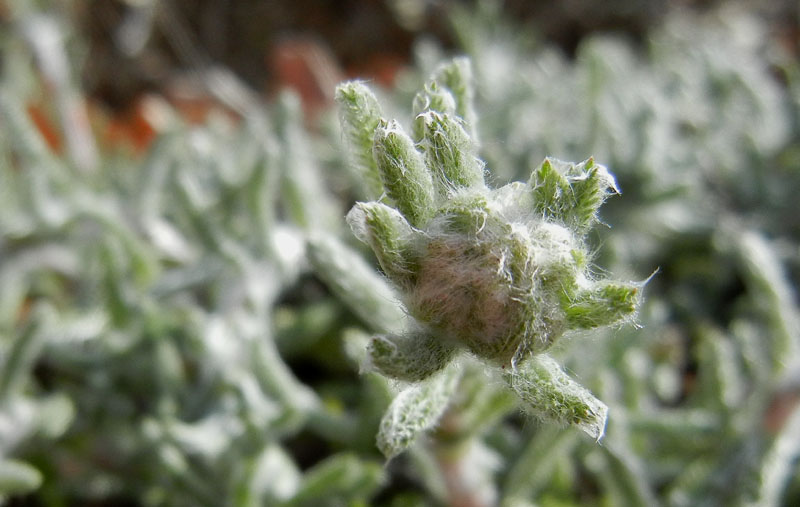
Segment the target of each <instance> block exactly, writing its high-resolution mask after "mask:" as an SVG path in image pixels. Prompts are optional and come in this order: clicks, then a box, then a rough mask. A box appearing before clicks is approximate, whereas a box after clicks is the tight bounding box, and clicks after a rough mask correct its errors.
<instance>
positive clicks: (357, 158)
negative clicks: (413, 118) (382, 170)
mask: <svg viewBox="0 0 800 507" xmlns="http://www.w3.org/2000/svg"><path fill="white" fill-rule="evenodd" d="M335 100H336V103H337V105H338V106H339V122H340V124H341V127H342V132H343V134H344V137H345V139H346V141H347V144H348V148H349V155H350V163H352V164H353V165H354V166H355V168H356V170H357V171H358V173H359V174H361V175H362V176H363V178H364V181H365V185H366V187H367V191H368V192H369V195H370V197H372V198H377V197H379V196H380V195H381V193H382V185H381V178H380V175H379V173H378V168H377V166H376V164H375V160H374V158H373V156H372V142H373V137H374V135H375V129H376V128H377V127H378V124H379V123H380V121H381V117H382V115H383V112H382V110H381V107H380V104H378V99H377V98H376V97H375V94H374V93H372V91H371V90H370V89H369V87H367V85H365V84H364V83H362V82H361V81H349V82H346V83H342V84H340V85H339V86H337V87H336V93H335Z"/></svg>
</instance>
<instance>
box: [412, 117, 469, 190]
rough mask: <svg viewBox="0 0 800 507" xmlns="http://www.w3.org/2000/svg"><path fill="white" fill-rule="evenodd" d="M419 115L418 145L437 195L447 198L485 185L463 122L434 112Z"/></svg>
mask: <svg viewBox="0 0 800 507" xmlns="http://www.w3.org/2000/svg"><path fill="white" fill-rule="evenodd" d="M418 118H419V119H421V121H422V122H423V132H422V139H421V141H420V147H421V148H422V150H423V151H424V153H425V162H426V163H427V165H428V168H429V169H430V170H431V172H432V174H433V180H434V182H435V185H436V187H437V191H438V194H439V195H440V196H443V197H447V196H451V195H453V194H454V193H455V192H456V191H457V190H459V189H462V188H472V189H482V188H485V184H484V180H483V169H484V164H483V161H481V160H480V159H479V158H478V156H477V147H476V146H475V143H474V142H473V141H472V138H471V137H470V136H469V134H467V132H466V130H464V126H463V121H462V120H461V119H460V118H458V117H455V116H452V115H450V114H447V113H437V112H435V111H428V112H425V113H422V114H421V115H420V116H419V117H418Z"/></svg>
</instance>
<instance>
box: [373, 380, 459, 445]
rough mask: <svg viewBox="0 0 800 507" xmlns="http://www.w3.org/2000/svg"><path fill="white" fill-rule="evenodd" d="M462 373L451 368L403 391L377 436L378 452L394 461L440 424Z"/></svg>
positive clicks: (396, 399) (389, 410) (387, 412)
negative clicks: (426, 432)
mask: <svg viewBox="0 0 800 507" xmlns="http://www.w3.org/2000/svg"><path fill="white" fill-rule="evenodd" d="M460 377H461V374H460V372H459V370H458V368H456V367H455V366H450V367H448V368H446V369H444V370H443V371H441V372H439V373H438V374H436V375H433V376H431V377H428V378H427V379H425V380H423V381H421V382H418V383H416V384H412V385H410V386H409V387H407V388H406V389H404V390H403V391H401V392H400V393H399V394H398V395H397V396H396V397H395V399H394V400H393V401H392V403H391V405H390V406H389V408H388V410H387V411H386V414H385V415H384V416H383V419H382V420H381V424H380V429H379V430H378V435H377V437H376V444H377V446H378V449H380V451H381V452H382V453H383V455H384V456H386V458H387V459H391V458H393V457H395V456H397V455H398V454H400V453H401V452H403V451H404V450H406V449H407V448H408V447H409V446H410V445H411V444H413V443H414V441H415V440H416V439H417V437H418V436H419V435H420V434H422V433H424V432H425V431H427V430H429V429H431V428H433V427H434V426H435V425H436V423H437V422H438V421H439V418H440V417H441V416H442V414H443V413H444V411H445V410H446V409H447V406H448V405H449V403H450V399H451V397H452V396H453V393H454V392H455V390H456V387H457V386H458V381H459V379H460Z"/></svg>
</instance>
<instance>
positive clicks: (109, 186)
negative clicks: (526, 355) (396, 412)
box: [0, 0, 800, 506]
mask: <svg viewBox="0 0 800 507" xmlns="http://www.w3.org/2000/svg"><path fill="white" fill-rule="evenodd" d="M799 27H800V12H799V11H798V6H797V4H796V2H789V1H786V2H783V1H774V2H763V3H762V2H755V1H753V2H721V1H719V2H713V1H702V2H701V1H697V2H691V1H683V2H678V1H672V2H670V1H667V0H643V1H640V2H628V1H622V0H614V1H609V2H571V1H569V2H545V1H533V2H524V1H512V0H508V1H506V2H499V1H475V2H448V1H436V2H433V1H426V0H386V1H377V0H375V1H365V2H355V1H345V2H321V1H316V0H295V1H293V2H271V1H260V2H257V1H251V0H242V1H237V2H212V1H196V2H188V1H185V0H171V1H155V0H143V1H129V2H121V1H110V0H102V1H92V2H85V1H74V2H55V1H37V2H34V1H24V0H8V1H7V2H6V3H5V4H0V65H2V67H0V69H1V70H0V72H2V76H1V77H0V79H1V81H0V495H2V497H3V498H4V500H5V501H6V502H7V503H8V504H10V505H48V506H50V505H52V506H61V505H228V504H230V505H392V506H401V505H457V506H472V505H494V504H501V505H507V506H526V505H577V504H592V505H597V504H600V505H661V504H663V505H687V506H688V505H744V504H747V505H796V504H798V503H800V472H798V466H797V463H798V456H799V455H800V404H798V401H800V373H798V372H800V355H799V354H798V345H800V344H799V343H798V338H799V336H798V333H799V331H798V307H797V299H796V297H797V295H796V287H797V286H798V285H800V283H799V282H800V218H798V217H800V215H799V214H798V209H799V208H798V205H797V201H796V200H795V199H796V196H797V195H798V193H799V192H800V116H798V113H800V67H798V50H799V49H800V39H798V33H800V29H799ZM453 54H466V55H468V56H470V57H471V58H472V61H473V66H474V70H475V76H476V86H477V97H476V99H477V110H478V113H479V121H478V126H479V135H480V138H481V142H482V145H483V152H482V156H483V158H484V159H485V160H486V161H487V165H488V168H489V169H490V170H491V171H492V176H491V178H493V181H492V183H493V184H495V185H500V184H502V183H505V182H506V181H511V180H515V179H522V180H526V179H527V178H528V175H529V174H530V171H531V169H532V168H534V167H535V166H536V165H537V164H538V163H539V162H540V161H541V160H542V159H543V158H544V157H545V156H555V157H558V158H562V159H566V160H583V159H585V158H587V157H589V156H594V157H595V158H596V160H598V161H599V162H601V163H603V164H606V165H608V167H609V168H610V169H611V170H612V171H613V172H614V173H615V174H616V176H617V178H618V181H619V184H620V187H621V189H622V192H623V194H622V196H621V197H616V198H614V199H611V200H610V201H609V202H608V203H607V204H606V205H605V206H604V208H603V209H602V210H601V211H602V218H603V221H604V222H605V223H606V224H608V225H609V227H606V228H601V230H599V231H597V232H596V233H594V236H593V237H592V240H593V242H594V244H595V245H596V248H597V254H596V258H595V261H596V263H597V264H598V267H597V269H598V270H603V271H605V270H608V271H610V272H611V273H613V274H614V275H615V277H618V278H619V277H622V278H628V279H632V280H641V279H644V278H647V277H648V276H650V275H651V274H652V273H654V272H655V275H654V276H653V277H652V279H651V280H650V282H649V283H648V285H647V288H646V291H645V294H646V299H645V304H644V307H643V308H642V310H641V312H640V315H639V318H638V325H637V326H627V327H623V328H621V329H614V330H611V331H604V332H597V333H590V334H588V336H582V337H580V339H576V340H574V343H573V341H570V340H567V341H566V343H565V344H564V345H562V346H560V347H559V350H557V351H556V352H557V355H558V356H559V359H560V360H561V361H563V362H565V363H566V364H568V365H569V369H570V371H571V373H573V374H574V375H575V376H576V377H578V378H579V379H580V380H581V382H582V383H584V384H585V385H587V386H590V387H591V389H592V390H593V392H594V393H595V394H596V395H597V396H598V397H599V398H601V399H603V400H604V401H605V402H606V403H607V404H608V405H609V407H610V411H609V425H608V428H607V436H606V437H605V439H604V440H603V441H602V442H601V443H600V444H596V443H595V442H593V441H591V440H590V439H587V438H584V436H582V435H580V434H578V432H576V431H575V430H573V429H560V428H553V427H550V426H545V425H541V424H539V423H537V422H535V421H531V420H529V419H527V418H526V417H525V416H524V415H523V414H520V413H519V411H518V410H517V409H516V407H515V404H514V402H513V401H512V400H509V399H508V398H506V397H503V396H502V395H499V394H498V392H497V390H496V389H494V388H493V386H492V385H487V383H486V382H484V381H483V380H482V379H483V378H484V377H483V376H482V373H481V371H480V368H479V367H477V366H475V367H473V368H472V369H473V370H475V371H473V372H472V373H471V374H468V375H465V376H464V377H463V378H462V380H461V381H460V384H459V387H458V389H459V392H460V393H463V394H461V395H460V396H459V398H458V399H457V400H456V402H455V403H454V404H453V405H452V406H451V407H450V408H449V409H448V412H447V414H446V415H445V418H444V419H443V421H442V423H441V424H440V425H439V427H438V428H437V429H436V430H435V431H434V432H433V433H432V434H431V435H430V436H429V437H426V438H422V439H420V440H419V442H418V443H417V445H415V446H414V447H413V448H412V449H411V451H410V452H408V453H406V454H404V455H401V456H399V457H398V458H395V459H394V460H392V461H390V462H389V463H384V461H383V459H382V457H381V455H380V453H379V452H378V450H377V449H376V447H375V435H376V433H377V432H378V427H379V423H380V418H381V415H382V414H383V412H384V411H385V409H386V407H387V406H388V404H389V402H390V401H391V399H392V396H393V394H394V392H395V386H394V385H392V384H391V383H388V382H386V381H385V380H384V379H383V378H382V377H379V376H377V375H375V374H365V375H360V374H359V366H358V365H359V360H360V358H361V356H362V355H363V344H364V339H365V336H367V334H368V333H369V332H372V331H374V330H379V329H381V327H382V326H385V322H386V321H387V320H388V319H392V318H394V317H395V316H396V315H397V308H396V307H394V306H392V305H391V304H389V305H387V300H380V299H379V300H374V299H372V300H369V298H368V296H364V297H362V298H361V300H359V298H358V297H351V298H341V297H339V296H336V295H335V294H340V293H341V292H342V288H341V287H339V286H337V281H341V277H340V274H341V272H342V271H343V270H344V271H357V270H356V269H355V268H353V266H358V267H359V268H364V267H365V266H367V267H369V268H370V269H364V270H363V272H364V273H365V275H364V278H363V279H362V280H361V281H362V282H363V283H364V284H373V285H377V284H380V283H381V280H380V279H379V278H377V277H374V278H369V274H370V273H372V272H375V273H377V268H376V267H375V263H374V261H372V260H371V257H370V256H369V255H367V252H366V251H365V250H364V249H363V248H362V247H360V246H359V245H358V244H357V242H355V241H354V240H353V239H352V238H351V235H350V233H349V231H348V230H347V228H346V226H345V224H344V220H343V218H342V217H343V215H344V213H345V212H346V210H347V209H349V207H350V206H351V205H352V203H353V202H354V200H356V199H359V198H361V197H362V195H363V194H362V190H361V188H362V187H361V185H362V183H363V182H362V181H361V180H360V177H359V175H358V174H354V172H353V170H352V168H350V167H348V166H347V164H346V163H345V157H344V149H343V139H342V136H341V134H340V132H339V126H338V124H337V122H336V120H335V114H334V111H333V109H332V97H333V90H334V86H335V85H336V83H338V82H339V81H340V80H342V79H345V78H348V77H362V78H366V79H369V80H371V81H372V84H373V85H374V86H373V87H376V88H377V87H380V89H379V93H380V95H381V99H382V101H384V105H385V107H384V109H385V111H387V114H389V116H392V117H408V114H407V113H408V111H410V106H411V99H412V98H413V93H414V91H415V90H416V89H417V88H418V87H419V85H420V84H421V83H422V82H423V81H424V80H425V79H426V78H427V77H428V75H429V74H430V72H431V71H432V70H433V69H434V68H435V66H436V65H438V63H439V62H440V61H441V60H442V59H445V58H447V57H449V56H451V55H453ZM395 112H397V113H398V114H394V113H395ZM321 236H324V238H325V241H318V240H317V241H312V242H311V243H310V244H308V240H309V238H319V237H321ZM348 263H349V264H348ZM366 263H370V265H367V264H366ZM359 272H360V271H359ZM346 290H347V291H349V292H350V293H352V294H355V295H356V296H359V295H362V294H367V295H369V294H373V293H374V292H375V291H368V290H364V291H362V290H361V289H360V288H359V286H357V285H356V286H352V285H349V286H347V287H346ZM574 344H578V345H577V346H574Z"/></svg>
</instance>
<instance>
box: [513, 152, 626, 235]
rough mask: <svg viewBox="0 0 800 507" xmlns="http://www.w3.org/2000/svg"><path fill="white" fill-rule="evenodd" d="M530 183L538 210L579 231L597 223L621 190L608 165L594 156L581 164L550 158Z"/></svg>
mask: <svg viewBox="0 0 800 507" xmlns="http://www.w3.org/2000/svg"><path fill="white" fill-rule="evenodd" d="M528 186H529V187H530V189H531V193H532V195H533V206H534V210H535V211H536V212H537V213H539V214H541V215H542V216H543V217H545V218H548V219H553V220H556V221H558V222H560V223H563V224H564V225H565V226H567V227H569V228H572V229H575V230H576V231H577V232H579V233H585V232H586V231H587V230H588V229H589V228H590V227H591V226H592V225H594V223H595V222H596V221H597V210H598V209H599V208H600V206H601V205H602V204H603V202H605V200H606V198H607V197H608V196H609V195H612V194H618V193H620V192H619V189H618V188H617V183H616V181H615V180H614V177H613V176H612V175H611V173H610V172H608V169H606V167H605V166H602V165H599V164H596V163H595V162H594V160H593V159H591V158H590V159H588V160H585V161H584V162H581V163H580V164H571V163H569V162H563V161H560V160H556V159H551V158H547V159H545V160H544V161H543V162H542V163H541V165H540V166H539V167H538V168H536V169H534V171H533V173H532V174H531V178H530V181H529V182H528Z"/></svg>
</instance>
